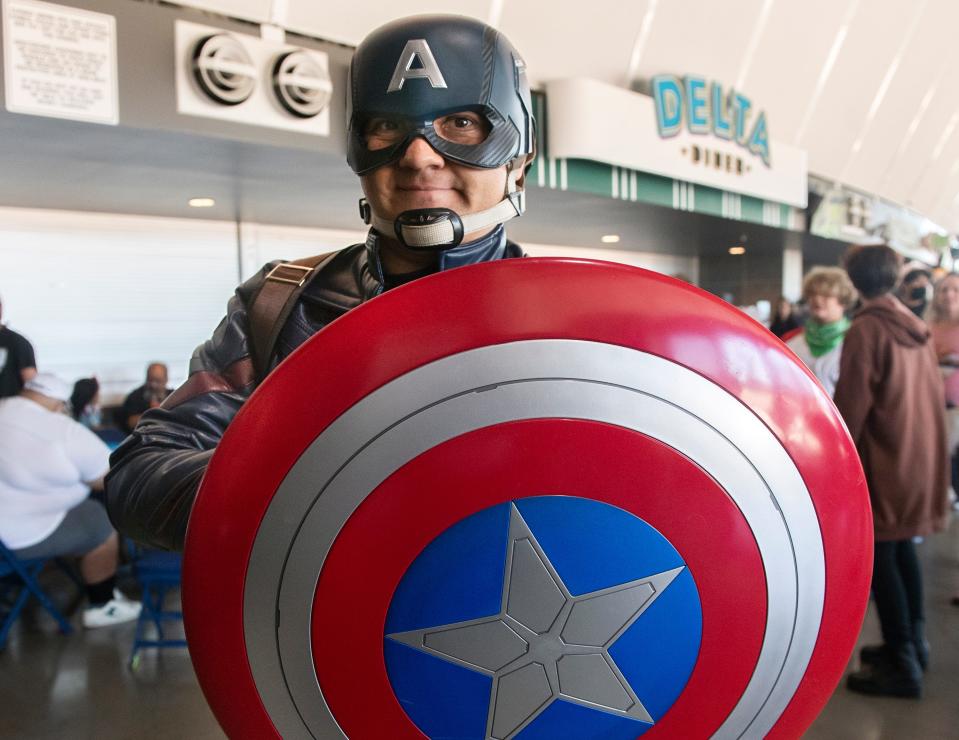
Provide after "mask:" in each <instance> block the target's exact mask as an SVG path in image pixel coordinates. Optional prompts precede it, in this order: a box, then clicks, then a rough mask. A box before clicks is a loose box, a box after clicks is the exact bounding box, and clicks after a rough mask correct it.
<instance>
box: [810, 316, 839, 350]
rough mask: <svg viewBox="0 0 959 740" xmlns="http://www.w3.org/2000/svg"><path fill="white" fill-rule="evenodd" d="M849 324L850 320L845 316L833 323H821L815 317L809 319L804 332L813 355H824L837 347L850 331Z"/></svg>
mask: <svg viewBox="0 0 959 740" xmlns="http://www.w3.org/2000/svg"><path fill="white" fill-rule="evenodd" d="M849 324H850V321H849V319H847V318H846V317H845V316H843V317H842V318H841V319H839V321H834V322H833V323H831V324H820V323H819V322H818V321H816V320H815V319H807V320H806V326H805V327H804V328H803V332H804V333H805V335H806V344H808V345H809V351H810V352H812V356H813V357H822V356H823V355H824V354H826V353H828V352H832V351H833V350H834V349H836V347H838V346H839V343H840V342H841V341H842V338H843V337H844V336H846V332H847V331H849Z"/></svg>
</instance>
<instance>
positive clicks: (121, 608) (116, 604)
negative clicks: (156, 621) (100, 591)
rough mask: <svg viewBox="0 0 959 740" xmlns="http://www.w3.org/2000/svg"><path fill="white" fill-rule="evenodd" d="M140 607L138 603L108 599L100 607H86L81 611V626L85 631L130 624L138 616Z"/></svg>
mask: <svg viewBox="0 0 959 740" xmlns="http://www.w3.org/2000/svg"><path fill="white" fill-rule="evenodd" d="M141 607H142V605H141V604H140V602H138V601H127V600H126V599H123V600H122V601H121V600H119V599H110V601H108V602H107V603H106V604H102V605H101V606H88V607H87V608H86V609H84V610H83V626H84V627H86V628H87V629H92V628H94V627H109V626H110V625H111V624H122V623H123V622H131V621H133V620H134V619H136V618H137V617H139V616H140V609H141Z"/></svg>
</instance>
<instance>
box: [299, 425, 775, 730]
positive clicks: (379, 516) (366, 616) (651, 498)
mask: <svg viewBox="0 0 959 740" xmlns="http://www.w3.org/2000/svg"><path fill="white" fill-rule="evenodd" d="M451 492H455V493H451ZM546 494H567V495H575V496H583V497H586V498H590V499H594V500H597V501H603V502H605V503H608V504H612V505H613V506H617V507H619V508H621V509H624V510H626V511H629V512H630V513H632V514H635V515H636V516H638V517H640V518H641V519H643V520H644V521H645V522H647V523H648V524H650V525H652V526H653V527H655V528H656V529H658V530H659V532H660V534H662V535H664V536H665V537H666V539H668V540H669V541H670V543H672V545H673V547H675V548H676V549H677V551H678V552H679V554H680V555H681V556H682V557H683V559H684V560H685V561H686V564H687V566H688V567H689V569H690V573H691V574H692V576H693V580H694V581H695V582H696V587H697V589H698V590H699V596H700V601H701V604H702V610H703V616H704V619H703V634H702V643H701V648H700V653H699V658H698V660H697V663H696V667H695V669H694V670H693V674H692V676H691V677H690V679H689V682H688V684H687V686H686V688H685V689H684V691H683V694H682V695H681V696H680V698H679V699H678V700H677V701H676V703H675V704H674V705H673V706H672V708H671V709H670V710H669V711H668V712H667V713H666V715H665V716H664V717H662V718H661V719H660V720H659V721H658V722H657V723H656V724H655V725H653V727H652V728H651V729H649V730H648V731H647V732H646V733H645V734H644V735H643V737H644V738H647V737H648V738H652V737H657V736H662V737H674V738H675V737H704V736H708V735H709V734H710V733H711V731H712V730H714V729H715V728H716V727H718V726H719V725H720V724H721V723H722V721H723V719H724V718H725V717H726V715H727V714H728V713H729V711H730V710H731V709H732V707H733V706H735V704H736V702H737V701H738V699H739V697H740V696H741V695H742V693H743V690H744V689H745V687H746V684H747V683H748V681H749V678H750V676H751V675H752V672H753V667H754V666H755V663H756V658H757V656H758V655H759V649H760V647H761V645H762V638H763V630H764V626H765V620H764V615H765V612H766V583H765V580H764V578H763V567H762V560H761V558H760V556H759V550H758V549H757V547H756V543H755V541H754V539H753V536H752V532H751V530H750V529H749V526H748V524H747V523H746V521H745V520H744V519H743V517H742V514H741V513H740V511H739V509H738V508H737V507H736V504H735V503H734V502H733V501H732V499H730V498H729V496H728V495H727V494H726V492H725V491H724V490H723V489H722V488H721V487H720V486H719V485H717V483H716V482H715V481H714V480H713V479H712V478H710V477H709V476H708V475H707V474H706V473H704V472H703V471H702V470H701V469H700V468H699V467H698V466H696V465H695V464H694V463H692V462H690V461H689V460H688V459H686V458H685V457H683V456H682V455H680V454H679V453H678V452H676V451H675V450H673V449H672V448H670V447H667V446H666V445H664V444H663V443H662V442H659V441H657V440H654V439H651V438H650V437H647V436H645V435H643V434H639V433H637V432H634V431H631V430H627V429H623V428H621V427H615V426H611V425H608V424H602V423H597V422H589V421H580V420H571V419H537V420H529V421H519V422H511V423H509V424H500V425H497V426H494V427H486V428H484V429H480V430H477V431H474V432H470V433H468V434H464V435H462V436H460V437H457V438H455V439H452V440H450V441H449V442H446V443H444V444H442V445H438V446H437V447H434V448H433V449H431V450H429V451H428V452H425V453H423V454H422V455H420V456H419V457H417V458H415V459H414V460H412V461H411V462H409V463H407V464H406V465H405V466H403V467H401V468H400V469H399V470H397V471H396V472H395V473H394V474H393V475H392V476H390V478H388V479H387V480H386V481H384V482H383V483H382V484H381V485H380V486H378V487H377V489H376V490H375V491H373V492H372V493H371V494H370V495H369V496H368V497H367V498H366V499H365V500H364V502H363V503H362V504H361V505H360V507H359V509H357V511H356V512H355V513H354V514H353V516H352V517H351V518H350V519H349V521H348V522H347V523H346V525H344V527H343V528H342V529H341V530H340V534H339V536H338V537H337V540H336V543H335V544H334V546H333V549H332V551H331V552H330V554H329V556H328V557H327V560H326V563H325V565H324V568H323V572H322V574H321V576H320V581H319V584H318V586H317V589H316V594H315V596H314V600H313V659H314V660H313V662H314V665H315V666H317V677H318V679H319V681H320V686H321V687H322V688H323V695H324V697H325V698H326V700H327V702H328V703H329V704H330V707H331V709H332V710H333V714H334V715H335V716H336V719H337V722H338V723H339V724H340V727H342V728H343V730H344V732H345V733H346V735H347V736H348V737H356V738H365V737H391V738H397V739H399V738H422V737H424V735H423V733H422V732H420V730H419V729H418V728H417V727H416V726H415V725H414V724H413V723H412V722H411V721H410V720H409V718H408V717H407V715H406V714H405V713H404V711H403V709H402V708H401V707H400V704H399V702H398V701H397V700H396V697H395V695H394V694H393V690H392V688H391V686H390V683H389V679H388V677H387V675H386V668H385V665H384V662H383V646H382V642H383V626H384V624H385V621H386V613H387V610H388V609H389V605H390V600H391V599H392V596H393V593H394V591H395V590H396V586H397V584H398V583H399V581H400V579H401V578H402V577H403V574H404V573H405V572H406V570H407V569H408V568H409V566H410V564H411V563H412V562H413V560H415V559H416V557H417V556H418V555H419V553H420V552H421V551H422V549H423V548H424V547H425V546H426V545H428V544H429V542H430V541H431V540H432V539H433V538H434V537H436V536H437V535H439V534H440V533H441V532H443V531H445V530H446V529H447V528H448V527H450V526H452V525H453V524H455V523H456V522H458V521H460V520H461V519H464V518H465V517H467V516H469V515H470V514H473V513H475V512H477V511H479V510H481V509H485V508H486V507H488V506H494V505H496V504H500V503H503V502H505V501H510V500H513V499H518V498H524V497H526V496H535V495H546ZM733 564H734V566H733V567H730V566H732V565H733ZM697 574H700V575H701V576H702V577H699V578H697ZM384 597H385V598H384ZM330 604H349V605H350V606H349V609H329V608H324V606H327V605H330ZM731 624H735V625H736V628H735V630H730V629H729V628H728V626H729V625H731ZM324 635H337V639H336V640H325V639H323V636H324ZM651 670H655V668H654V667H651ZM357 696H363V697H364V702H362V703H359V702H357V701H356V700H355V697H357ZM372 707H375V708H376V709H375V711H371V708H372Z"/></svg>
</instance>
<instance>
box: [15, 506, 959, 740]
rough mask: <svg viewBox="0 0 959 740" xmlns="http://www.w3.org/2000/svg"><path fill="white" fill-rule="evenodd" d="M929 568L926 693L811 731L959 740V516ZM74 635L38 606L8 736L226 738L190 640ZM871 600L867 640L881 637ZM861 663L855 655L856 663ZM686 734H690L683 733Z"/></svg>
mask: <svg viewBox="0 0 959 740" xmlns="http://www.w3.org/2000/svg"><path fill="white" fill-rule="evenodd" d="M920 551H921V555H922V558H923V567H924V570H925V577H926V588H927V599H926V602H927V609H928V632H929V635H928V636H929V640H930V642H931V643H932V646H933V654H932V665H931V666H930V669H929V672H928V674H927V676H926V685H925V697H924V698H923V699H922V700H921V701H910V700H902V699H873V698H868V697H863V696H859V695H856V694H853V693H851V692H849V691H847V690H846V689H845V688H844V684H840V686H839V688H838V689H837V690H836V692H835V694H834V695H833V697H832V699H831V700H830V702H829V704H828V705H827V706H826V708H825V710H824V711H823V713H822V714H821V715H820V717H819V719H818V720H817V721H816V722H815V723H814V724H813V726H812V727H811V728H810V730H809V731H808V732H807V733H806V735H805V737H806V738H810V739H811V740H827V739H828V740H832V739H834V738H843V739H844V740H845V739H847V738H857V739H858V738H863V739H866V740H874V739H878V738H902V739H903V740H907V739H908V740H914V739H922V740H939V739H940V738H942V739H946V738H957V739H959V688H957V676H959V608H957V607H954V606H951V605H950V604H949V599H950V597H951V596H952V595H953V594H954V593H956V592H957V591H959V524H956V523H954V524H953V527H952V529H951V531H950V532H949V533H947V534H945V535H942V536H939V537H935V538H932V539H930V540H929V541H927V542H926V543H925V544H923V545H922V546H921V548H920ZM45 583H46V584H47V585H48V586H49V588H50V589H51V590H52V591H54V592H55V593H57V595H58V596H59V597H60V598H59V599H58V603H60V604H63V605H65V606H66V607H67V608H71V606H72V607H76V606H77V604H76V603H74V604H72V605H70V604H69V603H68V602H69V600H70V598H71V595H70V594H71V588H70V584H69V582H67V581H66V579H64V578H63V577H62V576H60V575H59V574H58V573H56V572H52V573H49V574H47V577H46V580H45ZM73 622H74V624H77V625H78V628H77V630H76V631H75V632H74V633H73V634H72V635H69V636H63V635H59V634H57V633H56V629H55V625H54V623H53V622H52V620H50V619H49V618H48V617H47V616H46V614H44V613H42V612H40V611H39V610H35V609H31V610H30V612H29V613H28V615H27V616H26V618H24V619H21V623H20V624H19V625H18V626H17V627H15V628H14V632H13V634H12V635H11V640H10V642H9V644H8V646H7V648H6V649H5V650H4V651H3V652H2V653H0V738H11V739H12V738H16V739H17V740H20V739H21V738H22V739H28V738H29V739H33V738H36V739H37V740H47V739H50V740H52V739H53V738H57V739H58V740H61V739H63V738H67V739H69V740H73V739H74V738H76V739H78V740H81V739H83V740H85V739H90V740H93V739H96V740H114V739H116V740H130V739H132V738H176V739H177V740H206V739H208V738H210V739H212V738H223V733H222V731H221V730H220V729H219V727H218V725H217V723H216V720H215V719H214V717H213V715H212V714H211V712H210V710H209V708H208V707H207V705H206V702H205V701H204V699H203V695H202V694H201V692H200V689H199V686H198V685H197V682H196V677H195V676H194V673H193V668H192V666H191V664H190V659H189V657H188V655H187V653H186V651H185V650H183V649H170V650H165V651H163V654H162V655H157V654H156V651H147V652H146V653H144V654H143V655H142V658H141V659H140V660H139V662H138V664H137V665H136V667H135V668H134V669H132V670H131V669H129V668H128V667H127V660H128V658H129V651H130V646H131V644H132V641H133V629H134V628H133V625H132V624H130V625H122V626H119V627H114V628H108V629H101V630H93V631H89V632H85V631H84V630H83V629H82V628H81V627H79V614H78V612H76V611H75V612H74V614H73ZM877 637H878V625H877V622H876V618H875V612H874V609H873V608H872V607H870V610H869V614H868V616H867V619H866V624H865V625H864V627H863V632H862V635H861V636H860V642H861V643H872V642H875V641H876V640H877ZM850 667H853V662H851V663H850ZM682 740H685V739H682Z"/></svg>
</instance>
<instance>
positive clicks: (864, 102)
mask: <svg viewBox="0 0 959 740" xmlns="http://www.w3.org/2000/svg"><path fill="white" fill-rule="evenodd" d="M916 12H917V8H916V5H915V4H912V3H905V2H896V3H882V4H878V5H877V4H873V3H871V2H868V1H866V2H860V3H859V10H858V12H857V14H856V16H855V18H854V19H853V22H852V23H851V25H850V26H849V31H848V34H847V35H846V38H845V44H844V45H843V47H842V50H841V51H840V53H839V55H838V57H837V58H836V63H835V65H834V66H833V68H832V74H831V75H830V76H829V78H828V80H827V81H826V84H825V86H824V87H823V90H822V95H821V96H820V97H819V100H818V102H816V104H815V109H814V110H813V113H812V117H811V119H810V121H809V126H808V128H807V129H806V132H805V135H804V136H803V138H802V139H801V140H800V142H799V145H800V146H802V147H805V148H807V149H808V150H809V169H810V170H811V171H814V172H818V173H820V174H822V175H824V176H826V177H834V178H838V177H840V176H841V175H842V170H843V167H844V166H845V164H846V162H847V160H848V157H849V153H850V151H851V148H852V146H853V143H854V142H855V140H856V138H857V137H858V136H859V133H860V132H861V131H862V127H863V124H864V123H865V120H866V114H867V112H868V111H869V107H870V105H871V104H872V102H873V99H874V98H875V96H876V92H877V90H879V88H880V85H881V83H882V80H883V77H884V76H885V75H886V72H887V70H888V68H889V65H890V63H891V61H892V58H893V56H894V54H895V51H896V49H897V47H898V46H899V44H900V42H901V38H902V34H903V32H904V29H906V28H907V27H908V26H909V24H910V21H912V20H913V18H914V16H915V15H916ZM880 50H881V51H880Z"/></svg>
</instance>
